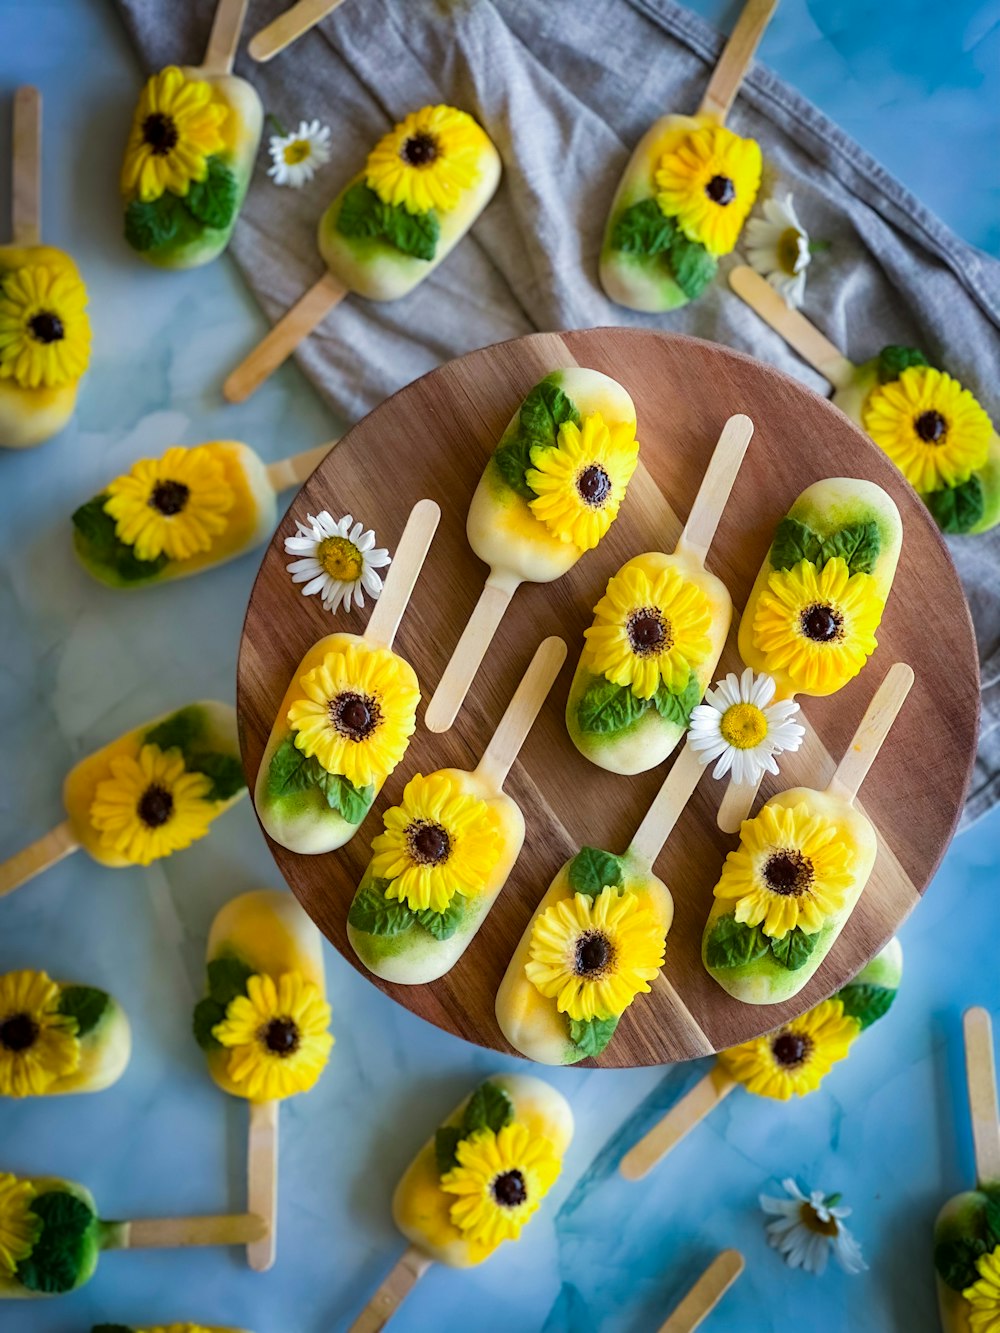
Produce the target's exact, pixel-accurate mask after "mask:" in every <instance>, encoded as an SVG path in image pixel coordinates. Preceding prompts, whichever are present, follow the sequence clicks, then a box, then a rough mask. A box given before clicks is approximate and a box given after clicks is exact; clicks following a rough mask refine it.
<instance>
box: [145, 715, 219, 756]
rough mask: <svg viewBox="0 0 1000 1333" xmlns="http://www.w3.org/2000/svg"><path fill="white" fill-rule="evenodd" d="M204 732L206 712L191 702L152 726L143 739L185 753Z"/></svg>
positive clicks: (160, 747) (150, 743)
mask: <svg viewBox="0 0 1000 1333" xmlns="http://www.w3.org/2000/svg"><path fill="white" fill-rule="evenodd" d="M204 734H205V714H204V712H203V711H202V709H200V708H199V707H198V706H197V704H190V705H189V706H188V707H187V708H179V709H178V710H177V712H176V713H171V714H170V716H169V717H165V718H164V719H163V721H162V722H158V723H157V724H156V726H155V727H150V729H149V731H147V732H146V734H145V736H144V737H143V740H144V741H145V742H146V744H147V745H155V746H157V747H158V748H159V749H161V750H180V752H181V754H184V753H185V752H186V751H187V750H190V749H192V747H193V746H194V745H196V744H197V742H198V741H200V740H202V739H203V737H204Z"/></svg>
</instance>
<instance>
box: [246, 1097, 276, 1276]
mask: <svg viewBox="0 0 1000 1333" xmlns="http://www.w3.org/2000/svg"><path fill="white" fill-rule="evenodd" d="M279 1106H280V1103H279V1102H251V1103H250V1132H249V1134H248V1136H247V1209H248V1210H249V1212H251V1213H252V1214H254V1215H255V1216H256V1217H260V1218H262V1219H263V1222H264V1228H265V1230H264V1234H263V1236H261V1238H260V1239H259V1240H254V1241H252V1242H251V1243H250V1244H249V1245H248V1246H247V1263H248V1264H249V1265H250V1267H251V1268H252V1269H253V1270H254V1272H255V1273H266V1272H267V1270H268V1269H269V1268H270V1267H272V1265H273V1264H274V1260H275V1255H276V1253H277V1248H278V1107H279Z"/></svg>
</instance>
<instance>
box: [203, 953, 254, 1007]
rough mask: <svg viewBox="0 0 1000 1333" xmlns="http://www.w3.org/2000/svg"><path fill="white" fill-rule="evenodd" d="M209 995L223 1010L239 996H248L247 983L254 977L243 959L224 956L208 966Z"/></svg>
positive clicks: (213, 960) (229, 955)
mask: <svg viewBox="0 0 1000 1333" xmlns="http://www.w3.org/2000/svg"><path fill="white" fill-rule="evenodd" d="M207 970H208V994H209V996H210V998H211V999H213V1000H214V1001H215V1002H216V1004H221V1005H222V1007H223V1009H225V1008H226V1006H227V1005H229V1004H231V1003H232V1002H233V1000H235V999H236V997H237V996H239V995H246V993H247V982H248V981H249V980H250V978H251V977H252V976H253V975H254V972H253V968H252V967H248V966H247V964H246V963H244V962H243V960H242V958H236V957H234V956H233V955H232V954H224V955H223V956H222V957H221V958H213V959H212V961H211V962H210V963H209V964H208V968H207Z"/></svg>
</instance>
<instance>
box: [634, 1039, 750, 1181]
mask: <svg viewBox="0 0 1000 1333" xmlns="http://www.w3.org/2000/svg"><path fill="white" fill-rule="evenodd" d="M735 1087H736V1081H735V1079H731V1078H730V1077H729V1075H728V1074H727V1073H726V1071H725V1070H724V1069H723V1068H722V1066H721V1065H720V1064H718V1063H716V1064H714V1065H713V1066H712V1068H711V1069H710V1070H709V1071H708V1073H707V1074H706V1075H705V1077H704V1078H703V1079H702V1080H701V1082H699V1083H696V1084H695V1085H694V1087H693V1088H692V1089H691V1091H690V1092H688V1093H685V1095H684V1096H683V1097H682V1098H681V1099H680V1101H679V1102H676V1103H675V1104H674V1105H673V1106H672V1107H671V1108H670V1110H669V1111H668V1112H667V1114H666V1115H665V1116H664V1117H663V1119H662V1120H661V1121H660V1122H659V1123H658V1124H656V1125H654V1126H653V1128H652V1129H651V1130H650V1131H649V1133H648V1134H646V1135H645V1136H644V1137H643V1138H641V1139H640V1140H639V1142H638V1143H637V1144H635V1146H634V1147H632V1148H630V1149H629V1150H628V1152H627V1153H626V1154H625V1156H624V1157H623V1158H622V1160H621V1161H620V1162H619V1164H618V1170H619V1171H620V1173H621V1174H622V1175H623V1176H624V1177H625V1179H626V1180H642V1178H643V1176H645V1175H648V1174H649V1172H650V1171H652V1169H653V1167H654V1166H656V1164H657V1162H660V1161H662V1160H663V1158H664V1157H666V1155H667V1153H668V1152H670V1150H671V1149H672V1148H675V1147H676V1146H677V1144H678V1143H680V1141H681V1139H683V1138H685V1137H686V1136H687V1135H688V1134H690V1132H691V1130H692V1129H694V1127H695V1126H696V1125H700V1124H701V1122H702V1121H703V1120H704V1119H705V1117H706V1116H707V1115H708V1114H709V1112H710V1111H714V1110H715V1108H716V1107H717V1106H718V1105H719V1103H720V1102H721V1101H723V1100H724V1099H725V1098H726V1097H728V1096H729V1094H730V1093H731V1092H732V1090H733V1089H734V1088H735Z"/></svg>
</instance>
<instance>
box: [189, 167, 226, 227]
mask: <svg viewBox="0 0 1000 1333" xmlns="http://www.w3.org/2000/svg"><path fill="white" fill-rule="evenodd" d="M205 165H206V166H207V167H208V174H207V176H206V177H205V179H204V180H203V181H192V182H191V184H190V186H189V188H188V192H187V195H186V196H185V203H186V205H187V208H188V211H189V212H190V213H192V214H193V215H194V216H195V217H196V218H197V219H198V221H199V222H203V223H204V224H205V226H206V227H216V228H218V229H219V230H220V231H222V230H225V228H226V227H228V226H229V224H230V223H231V222H232V220H233V218H235V216H236V209H237V206H238V200H239V186H238V185H237V183H236V177H235V176H234V175H233V173H232V172H231V171H230V170H229V168H228V167H227V166H226V165H225V163H224V162H222V161H221V160H220V159H219V158H217V157H210V158H208V159H207V161H206V163H205Z"/></svg>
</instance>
